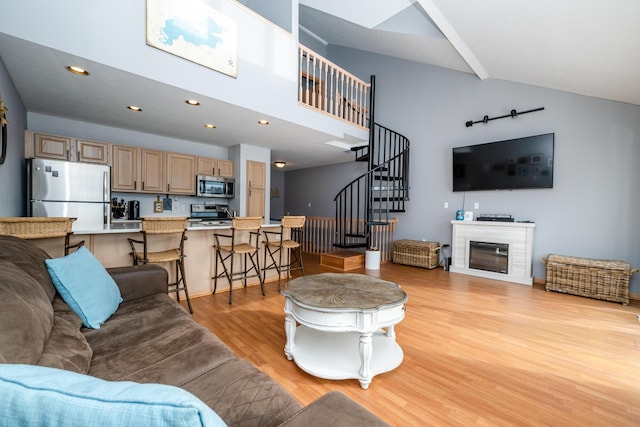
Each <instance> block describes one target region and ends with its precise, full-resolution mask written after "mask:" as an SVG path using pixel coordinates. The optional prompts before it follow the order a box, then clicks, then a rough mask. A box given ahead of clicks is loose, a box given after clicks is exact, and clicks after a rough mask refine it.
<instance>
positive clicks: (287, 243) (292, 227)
mask: <svg viewBox="0 0 640 427" xmlns="http://www.w3.org/2000/svg"><path fill="white" fill-rule="evenodd" d="M305 219H306V217H304V216H284V217H282V221H281V222H280V231H266V230H265V231H264V237H265V242H264V263H263V265H264V268H263V269H262V280H263V281H264V279H265V278H266V275H267V270H270V269H273V268H275V269H276V270H277V271H278V290H280V276H281V273H282V272H284V271H286V272H287V279H288V278H289V277H290V275H291V272H292V271H294V270H302V275H303V276H304V266H303V264H302V236H303V233H304V222H305ZM285 232H288V234H289V238H288V239H285V236H286V233H285ZM284 251H286V252H287V258H286V264H284V265H283V264H282V257H283V252H284ZM267 254H269V257H270V258H271V261H270V263H269V264H268V265H267ZM276 256H277V260H276ZM294 265H297V267H294Z"/></svg>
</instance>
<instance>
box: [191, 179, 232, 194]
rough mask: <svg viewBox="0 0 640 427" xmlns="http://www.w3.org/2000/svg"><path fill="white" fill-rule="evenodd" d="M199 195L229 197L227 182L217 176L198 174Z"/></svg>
mask: <svg viewBox="0 0 640 427" xmlns="http://www.w3.org/2000/svg"><path fill="white" fill-rule="evenodd" d="M197 179H198V191H197V196H198V197H227V196H226V193H227V189H226V183H225V182H224V179H223V178H217V177H215V176H202V175H200V176H198V178H197Z"/></svg>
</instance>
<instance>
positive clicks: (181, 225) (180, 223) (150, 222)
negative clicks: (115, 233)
mask: <svg viewBox="0 0 640 427" xmlns="http://www.w3.org/2000/svg"><path fill="white" fill-rule="evenodd" d="M187 221H188V219H187V218H185V217H163V218H141V221H140V222H141V229H140V232H141V233H142V240H135V239H131V238H129V239H127V240H128V241H129V245H131V255H132V256H133V265H138V264H148V263H153V264H158V263H163V262H174V263H175V274H176V276H175V277H176V281H175V282H174V283H169V286H170V287H174V289H169V292H175V293H176V299H177V300H178V301H180V291H184V295H185V297H186V300H187V305H188V306H189V313H191V314H193V309H192V308H191V299H189V291H188V289H187V279H186V277H185V274H184V258H185V257H186V255H185V254H184V241H185V240H187V236H186V233H187ZM167 235H169V236H170V235H173V236H174V237H175V238H177V237H178V236H179V238H180V241H179V243H178V245H177V247H176V246H172V247H169V248H168V249H165V250H161V251H150V250H149V237H151V236H154V237H151V239H153V240H156V239H155V236H167ZM157 240H160V238H158V239H157ZM138 245H142V252H140V251H139V250H138V248H139V246H138Z"/></svg>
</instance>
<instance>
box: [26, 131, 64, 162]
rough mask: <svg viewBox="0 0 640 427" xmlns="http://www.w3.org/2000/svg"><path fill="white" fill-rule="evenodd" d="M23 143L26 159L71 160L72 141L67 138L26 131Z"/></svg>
mask: <svg viewBox="0 0 640 427" xmlns="http://www.w3.org/2000/svg"><path fill="white" fill-rule="evenodd" d="M24 142H25V144H24V154H25V157H26V158H32V157H43V158H46V159H57V160H72V153H73V149H72V148H73V147H72V144H71V142H72V139H71V138H69V137H66V136H58V135H47V134H43V133H34V132H31V131H26V132H25V141H24Z"/></svg>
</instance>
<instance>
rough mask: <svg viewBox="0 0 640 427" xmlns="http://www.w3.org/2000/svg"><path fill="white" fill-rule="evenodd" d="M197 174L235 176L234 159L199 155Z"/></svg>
mask: <svg viewBox="0 0 640 427" xmlns="http://www.w3.org/2000/svg"><path fill="white" fill-rule="evenodd" d="M197 161H198V164H197V169H196V170H197V174H198V175H209V176H221V177H224V178H233V161H231V160H224V159H214V158H212V157H200V156H198V160H197Z"/></svg>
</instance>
